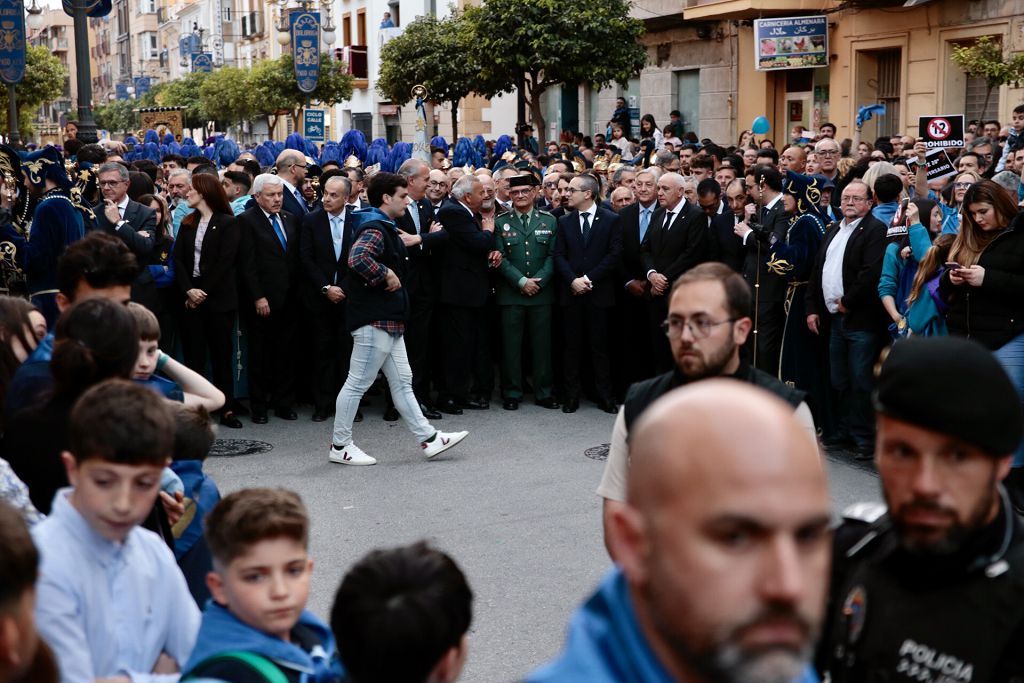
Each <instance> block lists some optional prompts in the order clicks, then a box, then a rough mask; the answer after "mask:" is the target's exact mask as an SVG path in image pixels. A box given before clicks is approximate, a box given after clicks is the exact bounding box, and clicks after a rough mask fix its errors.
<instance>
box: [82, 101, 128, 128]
mask: <svg viewBox="0 0 1024 683" xmlns="http://www.w3.org/2000/svg"><path fill="white" fill-rule="evenodd" d="M136 106H138V102H136V101H135V100H114V101H113V102H109V103H107V104H101V105H99V106H97V107H96V109H95V110H94V111H93V114H94V115H95V117H96V125H97V126H99V127H100V128H102V129H104V130H109V131H110V132H112V133H120V132H124V131H134V130H135V128H136V126H138V123H139V117H138V115H137V114H136V113H135V108H136Z"/></svg>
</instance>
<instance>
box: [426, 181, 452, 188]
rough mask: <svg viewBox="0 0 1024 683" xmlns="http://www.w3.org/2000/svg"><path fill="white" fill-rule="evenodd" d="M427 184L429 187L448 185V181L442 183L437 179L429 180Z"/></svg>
mask: <svg viewBox="0 0 1024 683" xmlns="http://www.w3.org/2000/svg"><path fill="white" fill-rule="evenodd" d="M427 184H428V185H430V186H431V187H448V183H443V182H440V181H438V180H431V181H430V182H429V183H427Z"/></svg>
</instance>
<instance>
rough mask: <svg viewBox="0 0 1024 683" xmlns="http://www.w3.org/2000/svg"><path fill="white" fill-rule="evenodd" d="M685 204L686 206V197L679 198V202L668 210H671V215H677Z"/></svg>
mask: <svg viewBox="0 0 1024 683" xmlns="http://www.w3.org/2000/svg"><path fill="white" fill-rule="evenodd" d="M685 206H686V197H683V198H682V199H680V200H679V203H678V204H676V205H675V206H673V207H672V208H671V209H669V211H671V212H672V215H673V216H678V215H679V214H680V213H681V212H682V210H683V207H685Z"/></svg>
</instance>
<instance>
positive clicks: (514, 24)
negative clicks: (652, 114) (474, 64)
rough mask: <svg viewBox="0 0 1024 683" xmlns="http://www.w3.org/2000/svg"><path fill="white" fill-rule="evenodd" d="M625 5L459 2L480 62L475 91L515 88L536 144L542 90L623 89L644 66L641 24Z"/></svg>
mask: <svg viewBox="0 0 1024 683" xmlns="http://www.w3.org/2000/svg"><path fill="white" fill-rule="evenodd" d="M629 9H630V3H629V0H589V1H588V2H585V3H584V2H579V3H575V2H569V3H567V2H562V1H561V0H487V2H485V3H483V5H482V6H480V7H469V8H467V9H466V17H467V19H468V20H469V21H470V22H472V25H473V27H474V28H473V34H474V39H473V46H474V48H475V50H476V51H477V54H479V55H480V58H479V61H480V63H481V64H482V70H481V74H480V87H479V88H477V92H480V93H481V94H483V95H487V96H494V95H497V94H498V93H500V92H509V91H511V90H512V89H513V88H517V87H518V88H521V89H522V92H523V93H524V96H525V100H526V102H527V104H528V106H529V107H530V112H531V114H532V118H533V124H534V126H535V127H536V129H537V133H538V137H539V139H540V143H541V145H543V144H544V142H545V139H544V138H545V125H544V113H543V111H542V110H541V95H542V94H543V93H544V92H545V91H546V90H547V89H548V88H550V87H552V86H554V85H559V84H565V85H567V86H570V87H574V86H576V85H578V84H580V83H590V84H591V85H593V86H594V87H597V88H603V87H605V86H607V85H609V84H610V83H612V82H618V83H620V84H622V86H623V87H625V86H626V83H627V81H628V80H629V79H630V78H633V77H635V76H636V75H637V74H639V73H640V70H641V69H642V68H643V67H644V66H645V65H646V64H647V50H646V49H645V48H644V46H643V45H641V44H640V43H639V38H640V36H641V35H642V34H643V32H644V25H643V22H641V21H640V20H639V19H633V18H632V17H630V16H629Z"/></svg>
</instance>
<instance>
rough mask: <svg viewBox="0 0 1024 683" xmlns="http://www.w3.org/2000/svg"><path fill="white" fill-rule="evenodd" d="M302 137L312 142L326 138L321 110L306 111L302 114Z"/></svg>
mask: <svg viewBox="0 0 1024 683" xmlns="http://www.w3.org/2000/svg"><path fill="white" fill-rule="evenodd" d="M302 135H303V137H305V138H306V139H307V140H312V141H313V142H323V141H324V140H325V138H326V131H325V126H324V110H323V109H306V110H304V111H303V112H302Z"/></svg>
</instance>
